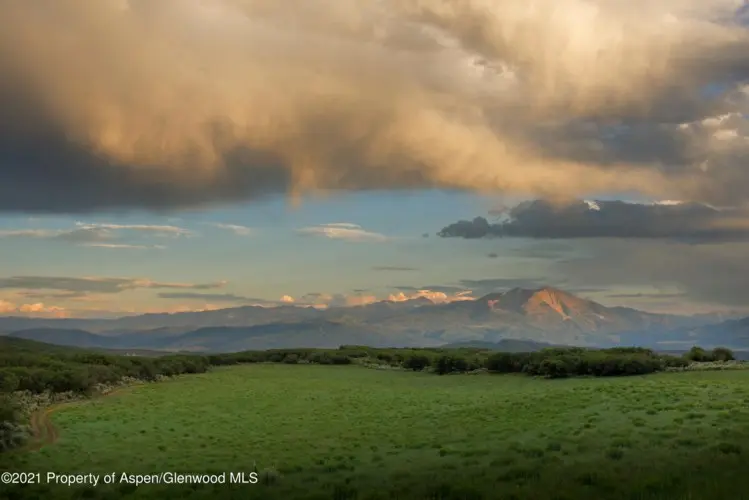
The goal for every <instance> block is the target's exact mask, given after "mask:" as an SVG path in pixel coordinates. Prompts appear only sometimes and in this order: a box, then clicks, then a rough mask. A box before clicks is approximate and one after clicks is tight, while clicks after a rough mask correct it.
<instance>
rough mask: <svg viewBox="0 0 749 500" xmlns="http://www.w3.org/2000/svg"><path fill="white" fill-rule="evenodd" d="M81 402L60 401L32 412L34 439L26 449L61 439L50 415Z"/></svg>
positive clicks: (32, 434)
mask: <svg viewBox="0 0 749 500" xmlns="http://www.w3.org/2000/svg"><path fill="white" fill-rule="evenodd" d="M126 389H130V387H122V388H120V389H115V390H114V391H111V392H108V393H107V394H103V395H101V396H97V398H106V397H109V396H114V395H115V394H119V393H121V392H122V391H124V390H126ZM84 401H86V400H84ZM80 402H81V400H76V401H68V402H65V403H58V404H55V405H52V406H48V407H46V408H43V409H41V410H37V411H35V412H34V413H32V414H31V436H32V439H31V442H30V444H29V445H28V446H27V447H26V449H27V450H28V451H38V450H40V449H41V448H42V447H43V446H45V445H48V444H54V443H55V442H56V441H57V440H58V439H59V437H60V433H59V431H58V430H57V428H56V427H55V425H54V424H53V423H52V419H51V418H50V416H51V415H52V413H54V412H56V411H57V410H60V409H62V408H64V407H65V406H68V405H71V404H75V403H80Z"/></svg>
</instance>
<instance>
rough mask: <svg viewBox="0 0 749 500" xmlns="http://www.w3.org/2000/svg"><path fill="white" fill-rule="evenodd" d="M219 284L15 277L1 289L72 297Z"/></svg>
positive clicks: (2, 282)
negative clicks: (53, 291) (76, 294)
mask: <svg viewBox="0 0 749 500" xmlns="http://www.w3.org/2000/svg"><path fill="white" fill-rule="evenodd" d="M224 285H226V282H225V281H220V282H217V283H196V284H193V283H164V282H159V281H152V280H149V279H136V278H105V277H96V278H88V277H87V278H74V277H52V276H12V277H9V278H0V289H16V290H61V291H65V292H71V293H120V292H123V291H126V290H134V289H138V288H157V289H191V290H210V289H215V288H222V287H223V286H224Z"/></svg>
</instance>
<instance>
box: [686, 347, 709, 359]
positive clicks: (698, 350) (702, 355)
mask: <svg viewBox="0 0 749 500" xmlns="http://www.w3.org/2000/svg"><path fill="white" fill-rule="evenodd" d="M684 357H685V358H686V359H688V360H690V361H697V362H704V361H712V360H711V359H710V355H709V354H708V353H707V352H706V351H705V350H704V349H703V348H702V347H697V346H694V347H692V348H691V349H690V350H689V352H687V353H686V354H685V355H684Z"/></svg>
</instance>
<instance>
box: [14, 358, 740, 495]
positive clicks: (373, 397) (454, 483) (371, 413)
mask: <svg viewBox="0 0 749 500" xmlns="http://www.w3.org/2000/svg"><path fill="white" fill-rule="evenodd" d="M51 419H52V422H53V423H54V426H55V428H56V429H57V432H58V433H59V439H58V440H57V441H55V442H54V443H51V444H48V445H46V446H43V447H42V448H41V449H39V450H37V451H29V450H19V451H14V452H10V453H6V454H4V455H2V456H0V461H1V462H0V465H2V469H3V470H6V471H7V470H14V471H24V472H32V471H39V472H42V473H46V472H50V471H52V472H57V473H76V474H88V473H93V474H107V473H111V472H117V474H118V476H119V475H120V474H121V473H123V472H125V473H128V474H156V473H159V472H164V471H171V472H176V473H185V474H188V473H201V474H206V473H209V474H210V473H213V474H219V473H224V472H225V473H227V474H228V473H230V472H242V471H244V472H250V471H256V472H257V473H258V477H259V482H258V483H257V484H244V485H241V484H228V482H227V483H226V484H216V485H158V486H157V485H140V486H137V487H136V486H134V485H133V484H124V483H122V484H115V485H112V486H107V485H102V484H99V485H98V486H96V487H68V486H59V485H58V486H50V485H45V484H42V485H37V486H30V485H26V486H19V487H15V488H12V489H9V488H8V487H7V486H6V487H5V489H6V493H5V494H6V496H8V497H10V498H112V499H114V498H190V499H192V498H206V499H210V498H237V499H246V498H251V499H254V498H257V499H261V498H262V499H297V498H298V499H336V500H339V499H340V500H343V499H386V498H398V499H420V498H424V499H427V498H428V499H513V498H514V499H559V500H561V499H570V500H572V499H575V500H578V499H596V500H599V499H619V498H621V499H649V498H652V499H655V498H669V499H670V498H674V499H676V498H678V499H697V498H700V499H701V498H704V499H719V498H725V499H740V498H749V371H747V370H735V371H703V372H682V373H659V374H652V375H647V376H634V377H612V378H571V379H558V380H546V379H540V378H533V377H528V376H524V375H487V374H476V375H469V374H463V375H447V376H441V377H440V376H435V375H433V374H427V373H420V372H407V371H399V370H374V369H367V368H363V367H360V366H321V365H283V364H275V365H274V364H255V365H240V366H232V367H225V368H218V369H214V370H211V371H210V372H208V373H203V374H195V375H187V376H182V377H177V378H174V379H172V380H168V381H165V382H159V383H149V384H143V385H139V386H135V387H132V388H129V389H125V390H124V391H121V392H119V393H117V394H115V395H112V396H107V397H101V398H97V399H92V400H87V401H83V402H78V403H71V404H68V405H65V406H63V407H61V408H59V409H58V410H57V411H55V412H54V413H52V414H51ZM43 475H44V474H43ZM42 482H44V477H43V478H42ZM50 490H51V491H50ZM50 493H54V497H52V496H50ZM2 496H3V494H2V492H0V497H2Z"/></svg>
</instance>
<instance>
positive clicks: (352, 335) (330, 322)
mask: <svg viewBox="0 0 749 500" xmlns="http://www.w3.org/2000/svg"><path fill="white" fill-rule="evenodd" d="M0 334H4V335H10V336H14V337H19V338H24V339H29V340H36V341H41V342H47V343H53V344H59V345H70V346H78V347H90V348H104V349H132V350H136V349H147V350H160V351H191V352H232V351H241V350H248V349H271V348H286V347H320V348H334V347H338V346H339V345H342V344H357V345H370V346H373V347H418V346H423V347H432V346H439V345H445V344H451V343H467V342H483V343H496V342H500V341H502V340H507V339H516V340H525V341H532V342H535V343H542V344H553V345H579V346H590V347H610V346H614V345H642V346H648V347H654V348H659V349H680V348H682V347H683V346H686V348H688V347H689V346H691V345H694V344H699V345H701V346H704V347H711V346H714V345H723V346H728V347H732V348H746V347H749V318H745V319H730V320H728V321H724V322H720V323H718V322H716V318H715V317H714V316H679V315H670V314H656V313H650V312H644V311H639V310H637V309H632V308H626V307H607V306H603V305H601V304H599V303H597V302H593V301H591V300H587V299H583V298H581V297H577V296H575V295H573V294H571V293H568V292H565V291H562V290H559V289H556V288H551V287H543V288H538V289H532V290H529V289H522V288H515V289H512V290H509V291H506V292H502V293H492V294H489V295H485V296H483V297H481V298H479V299H476V300H464V301H457V302H451V303H442V304H436V303H434V302H432V301H431V300H429V299H426V298H417V299H412V300H406V301H381V302H375V303H372V304H368V305H363V306H354V307H334V308H329V309H324V310H320V309H315V308H311V307H299V306H292V305H288V306H287V305H284V306H279V307H273V308H270V307H259V306H246V307H234V308H227V309H220V310H214V311H200V312H184V313H173V314H168V313H164V314H144V315H140V316H128V317H122V318H117V319H42V318H24V317H0Z"/></svg>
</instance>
